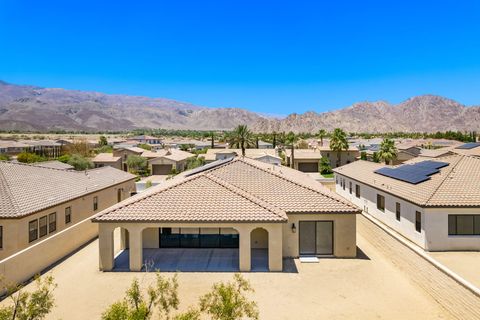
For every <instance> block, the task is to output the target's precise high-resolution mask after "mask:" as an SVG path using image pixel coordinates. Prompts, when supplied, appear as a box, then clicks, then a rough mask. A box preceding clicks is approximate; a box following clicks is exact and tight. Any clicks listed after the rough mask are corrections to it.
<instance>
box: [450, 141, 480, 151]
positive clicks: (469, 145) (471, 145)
mask: <svg viewBox="0 0 480 320" xmlns="http://www.w3.org/2000/svg"><path fill="white" fill-rule="evenodd" d="M476 147H480V142H469V143H465V144H462V145H461V146H458V147H456V148H455V149H467V150H469V149H473V148H476Z"/></svg>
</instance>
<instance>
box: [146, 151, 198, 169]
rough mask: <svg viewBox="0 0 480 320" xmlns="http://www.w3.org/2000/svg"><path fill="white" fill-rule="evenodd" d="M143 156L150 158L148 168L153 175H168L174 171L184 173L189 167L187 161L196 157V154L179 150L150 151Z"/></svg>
mask: <svg viewBox="0 0 480 320" xmlns="http://www.w3.org/2000/svg"><path fill="white" fill-rule="evenodd" d="M142 156H144V157H147V156H148V157H149V158H148V166H149V168H150V172H151V173H152V175H168V174H171V173H172V172H173V171H176V172H181V171H184V170H185V169H186V167H187V159H189V158H193V157H195V155H194V154H192V153H190V152H186V151H182V150H179V149H162V150H159V151H156V152H151V151H148V152H144V153H143V154H142Z"/></svg>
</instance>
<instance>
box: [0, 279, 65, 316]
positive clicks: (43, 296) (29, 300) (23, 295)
mask: <svg viewBox="0 0 480 320" xmlns="http://www.w3.org/2000/svg"><path fill="white" fill-rule="evenodd" d="M35 282H36V290H34V291H33V292H24V291H22V286H20V285H17V286H9V287H6V288H4V289H6V290H7V294H8V296H9V298H10V300H11V301H12V304H13V305H10V306H6V307H0V319H1V320H7V319H9V320H15V319H20V320H23V319H29V320H41V319H45V317H46V316H47V315H48V314H49V313H50V311H51V310H52V308H53V306H54V302H55V300H54V298H53V290H54V289H55V288H56V287H57V285H56V284H55V283H54V282H53V277H52V276H44V277H43V280H42V279H41V278H40V277H38V276H37V277H36V278H35Z"/></svg>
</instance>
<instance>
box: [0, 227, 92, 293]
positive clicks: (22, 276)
mask: <svg viewBox="0 0 480 320" xmlns="http://www.w3.org/2000/svg"><path fill="white" fill-rule="evenodd" d="M97 234H98V226H96V225H95V224H94V223H92V222H91V221H90V218H87V219H85V220H83V221H80V222H77V223H76V224H73V225H72V226H70V227H68V228H67V229H64V230H62V231H60V232H57V233H55V234H54V235H52V236H51V237H49V238H46V239H43V240H41V241H39V242H38V243H35V244H34V245H32V246H30V247H28V248H26V249H24V250H22V251H20V252H17V253H16V254H14V255H11V256H9V257H8V258H6V259H4V260H1V261H0V274H1V275H2V276H4V281H5V283H10V284H17V283H22V282H25V281H27V280H28V279H30V278H31V277H33V276H34V275H35V274H37V273H39V272H41V271H42V270H44V269H46V268H47V267H49V266H50V265H51V264H53V263H54V262H56V261H58V260H60V259H61V258H63V257H65V256H66V255H68V254H70V253H71V252H73V251H75V250H76V249H78V248H79V247H80V246H82V245H83V244H85V243H87V242H88V241H90V240H91V239H93V238H95V237H96V236H97Z"/></svg>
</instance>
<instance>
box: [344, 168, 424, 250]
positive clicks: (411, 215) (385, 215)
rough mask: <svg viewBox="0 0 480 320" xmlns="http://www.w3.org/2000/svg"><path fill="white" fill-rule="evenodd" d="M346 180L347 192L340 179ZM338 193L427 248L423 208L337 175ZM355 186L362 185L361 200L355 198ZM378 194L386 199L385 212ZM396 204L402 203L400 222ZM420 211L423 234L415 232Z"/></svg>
mask: <svg viewBox="0 0 480 320" xmlns="http://www.w3.org/2000/svg"><path fill="white" fill-rule="evenodd" d="M341 178H342V179H345V190H343V188H342V187H341V186H340V179H341ZM335 181H336V189H335V190H336V192H337V193H338V194H339V195H341V196H342V197H344V198H345V199H347V200H349V201H350V202H352V203H354V204H356V205H357V206H358V207H360V208H361V209H362V210H363V211H365V212H367V213H369V214H371V215H372V216H374V217H375V218H377V219H378V220H380V221H381V222H383V223H385V224H386V225H388V226H389V227H390V228H392V229H393V230H395V231H397V232H398V233H400V234H401V235H403V236H404V237H406V238H407V239H409V240H410V241H412V242H414V243H415V244H417V245H419V246H420V247H422V248H425V227H426V224H425V214H424V210H423V208H421V207H419V206H417V205H415V204H413V203H410V202H408V201H405V200H403V199H400V198H398V197H395V196H393V195H391V194H389V193H386V192H383V191H377V189H375V188H372V187H370V186H367V185H365V184H363V183H360V182H357V181H355V180H352V179H349V178H348V177H345V176H342V175H339V174H337V173H335ZM350 182H352V193H351V194H350V191H349V183H350ZM355 185H360V198H357V197H356V196H355ZM377 194H380V195H383V196H384V197H385V212H382V211H380V210H378V209H377ZM396 202H399V203H400V208H401V217H400V221H397V220H396V217H395V211H396ZM416 211H419V212H420V213H421V215H422V229H421V232H417V231H416V230H415V212H416Z"/></svg>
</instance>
